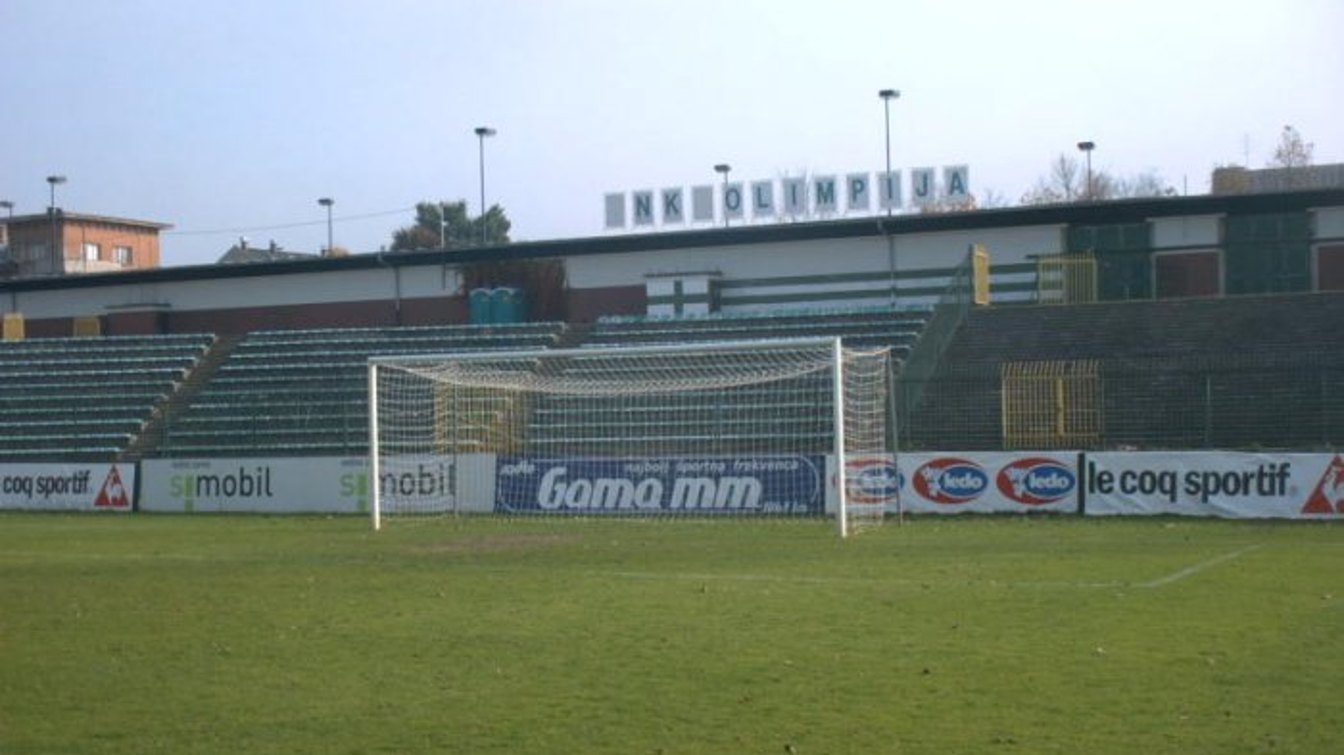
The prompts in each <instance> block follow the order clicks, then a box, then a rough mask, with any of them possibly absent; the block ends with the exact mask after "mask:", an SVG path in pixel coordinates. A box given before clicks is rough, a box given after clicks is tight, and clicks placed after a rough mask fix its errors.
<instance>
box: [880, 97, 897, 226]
mask: <svg viewBox="0 0 1344 755" xmlns="http://www.w3.org/2000/svg"><path fill="white" fill-rule="evenodd" d="M877 96H878V97H881V98H882V112H883V115H884V122H885V123H886V137H887V172H886V173H885V174H883V176H882V179H883V180H884V181H886V182H887V217H891V200H892V196H893V194H894V192H892V191H891V101H892V100H896V99H900V97H901V90H899V89H883V90H880V91H879V92H878V93H877Z"/></svg>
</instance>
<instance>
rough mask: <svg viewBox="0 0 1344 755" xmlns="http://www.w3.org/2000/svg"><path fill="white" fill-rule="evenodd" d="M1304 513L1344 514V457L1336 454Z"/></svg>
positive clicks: (1303, 508)
mask: <svg viewBox="0 0 1344 755" xmlns="http://www.w3.org/2000/svg"><path fill="white" fill-rule="evenodd" d="M1302 513H1303V514H1344V458H1341V457H1340V456H1339V454H1335V458H1334V460H1332V461H1331V462H1330V466H1328V467H1326V468H1325V474H1323V475H1321V481H1320V482H1318V483H1316V489H1315V490H1313V491H1312V493H1311V497H1310V498H1308V499H1307V505H1305V506H1303V507H1302Z"/></svg>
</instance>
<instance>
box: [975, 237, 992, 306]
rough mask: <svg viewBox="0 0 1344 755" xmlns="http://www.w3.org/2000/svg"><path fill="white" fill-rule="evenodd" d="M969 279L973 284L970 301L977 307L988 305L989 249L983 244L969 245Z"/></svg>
mask: <svg viewBox="0 0 1344 755" xmlns="http://www.w3.org/2000/svg"><path fill="white" fill-rule="evenodd" d="M971 267H972V272H971V281H972V283H973V286H974V295H973V298H972V301H974V302H975V305H976V306H978V307H988V306H989V250H987V249H985V247H984V245H983V244H975V245H974V246H972V247H971Z"/></svg>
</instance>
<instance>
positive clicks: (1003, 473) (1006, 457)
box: [887, 451, 1078, 514]
mask: <svg viewBox="0 0 1344 755" xmlns="http://www.w3.org/2000/svg"><path fill="white" fill-rule="evenodd" d="M897 466H898V467H899V469H900V490H901V503H902V505H903V508H904V510H905V511H909V512H915V513H921V514H961V513H980V514H991V513H994V514H1001V513H1030V512H1036V511H1051V512H1056V513H1066V514H1067V513H1075V512H1077V511H1078V471H1077V467H1078V454H1077V453H1076V452H1069V451H1062V452H1061V451H1052V452H1028V451H1018V452H1011V453H1001V452H978V451H973V452H969V453H906V454H901V455H900V456H899V457H898V459H897ZM887 511H888V512H894V511H895V508H894V507H893V506H891V505H888V507H887Z"/></svg>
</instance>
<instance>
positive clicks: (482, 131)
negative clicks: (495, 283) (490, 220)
mask: <svg viewBox="0 0 1344 755" xmlns="http://www.w3.org/2000/svg"><path fill="white" fill-rule="evenodd" d="M496 133H498V132H497V131H495V130H494V129H492V128H490V127H489V126H477V127H476V136H477V138H478V139H479V141H480V162H481V246H485V137H487V136H494V135H495V134H496Z"/></svg>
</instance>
